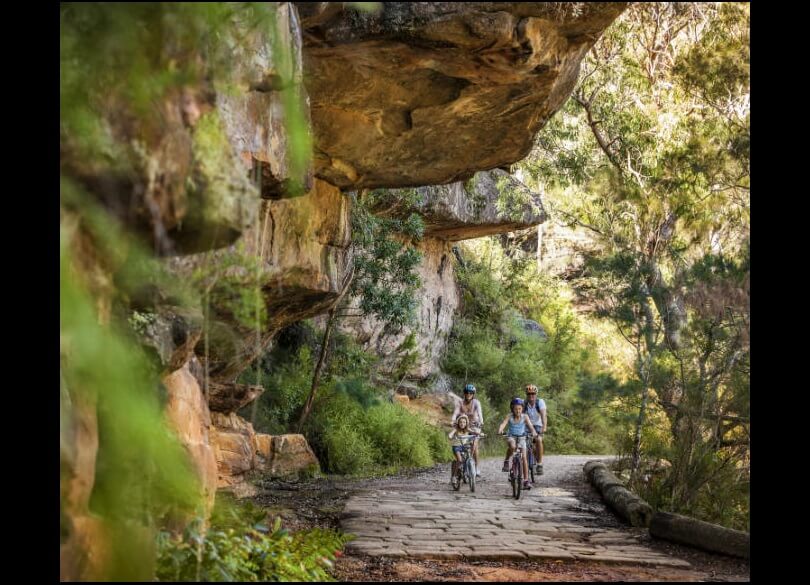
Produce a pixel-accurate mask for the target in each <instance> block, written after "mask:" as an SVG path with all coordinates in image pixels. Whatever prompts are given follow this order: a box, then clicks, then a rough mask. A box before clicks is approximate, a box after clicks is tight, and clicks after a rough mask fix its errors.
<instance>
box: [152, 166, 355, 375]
mask: <svg viewBox="0 0 810 585" xmlns="http://www.w3.org/2000/svg"><path fill="white" fill-rule="evenodd" d="M349 206H350V200H349V198H348V197H346V196H344V195H342V194H341V193H340V191H339V190H338V189H337V188H336V187H333V186H332V185H329V184H328V183H326V182H324V181H320V180H317V179H316V180H315V181H314V185H313V188H312V190H311V191H310V192H309V193H308V194H306V195H304V196H302V197H296V198H292V199H279V200H268V201H263V202H262V206H261V210H260V213H259V221H258V222H257V224H256V225H255V226H254V227H253V228H251V229H250V230H248V231H247V233H246V234H245V235H244V237H243V238H241V239H240V240H239V241H238V242H237V243H236V244H234V245H232V246H231V247H229V248H226V249H223V250H217V251H215V252H212V253H210V254H193V255H188V256H183V257H176V258H172V259H170V260H168V261H167V263H168V265H169V266H170V267H171V269H172V270H173V271H174V272H175V273H176V274H178V275H180V276H181V277H182V278H189V277H190V276H191V274H192V273H193V272H194V270H195V269H199V268H203V267H205V266H217V265H225V264H226V263H234V262H233V259H234V258H237V259H238V258H241V259H243V260H245V261H246V262H247V263H249V264H250V265H251V267H246V266H241V267H240V266H239V265H236V266H234V267H233V270H232V271H231V272H230V273H229V274H228V275H227V276H229V277H230V278H231V279H232V281H231V285H232V286H235V287H245V288H250V287H252V288H254V289H255V288H257V287H258V288H259V289H260V291H261V297H262V301H263V302H264V305H265V309H266V313H267V322H266V323H265V324H264V326H263V327H262V328H261V330H260V331H258V334H257V331H256V329H255V326H246V325H244V324H242V323H241V322H240V321H239V319H237V318H236V317H235V316H234V314H233V311H232V310H231V309H229V308H228V307H226V306H223V305H217V304H213V305H212V307H211V316H210V324H209V326H210V330H209V339H208V348H207V354H206V347H205V343H204V340H201V341H200V342H198V343H197V347H196V352H197V356H198V358H199V359H200V360H201V362H202V363H203V364H205V363H206V360H207V363H208V367H209V375H210V376H211V378H212V379H213V380H214V381H216V382H223V383H227V382H232V381H234V380H235V379H236V377H237V376H238V375H239V374H240V373H241V372H242V371H243V370H244V369H245V368H246V367H247V366H248V365H249V364H250V363H251V362H252V361H253V360H254V359H255V358H256V357H257V356H258V355H260V354H261V353H262V352H263V351H265V350H266V349H267V347H268V345H269V344H270V343H271V341H272V339H273V337H274V336H275V334H276V333H277V332H278V331H279V330H280V329H282V328H283V327H286V326H287V325H290V324H291V323H294V322H296V321H300V320H301V319H306V318H309V317H313V316H315V315H317V314H319V313H322V312H324V311H326V310H328V309H329V307H331V305H332V304H333V303H334V302H335V300H336V299H337V295H338V293H339V291H340V290H341V288H342V284H343V280H344V278H345V277H346V273H347V264H348V262H349V260H350V259H349V257H348V247H349V242H350V237H351V229H350V225H349ZM254 262H255V263H257V270H256V271H254V270H253V269H252V264H253V263H254ZM237 264H238V263H237ZM214 292H216V291H214Z"/></svg>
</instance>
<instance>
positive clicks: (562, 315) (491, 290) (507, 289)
mask: <svg viewBox="0 0 810 585" xmlns="http://www.w3.org/2000/svg"><path fill="white" fill-rule="evenodd" d="M470 253H472V254H473V255H474V256H473V257H470V255H471V254H470ZM476 256H477V257H476ZM465 260H466V262H465V263H466V266H465V267H457V272H456V274H457V277H458V281H459V286H460V291H461V298H462V303H461V307H460V311H459V313H458V314H457V316H456V320H455V322H454V325H453V330H452V332H451V335H450V338H449V340H448V349H447V354H446V356H445V360H444V364H443V368H444V370H445V371H446V372H447V373H448V374H450V375H451V376H453V377H454V378H455V379H456V380H458V381H459V382H458V385H461V384H463V383H465V382H473V383H474V384H475V385H476V388H477V389H478V394H477V396H476V397H477V398H478V399H479V400H480V401H481V404H482V408H483V409H484V412H485V413H486V416H485V418H484V420H485V427H484V431H485V432H486V433H487V434H490V435H492V436H493V437H494V435H495V433H496V430H497V427H498V425H499V424H500V422H501V421H502V420H503V418H504V417H505V416H506V415H507V414H508V412H509V407H508V405H509V401H510V400H511V399H512V398H513V397H514V396H523V395H524V388H525V386H526V384H528V383H533V384H536V385H538V386H539V387H540V388H541V391H540V396H541V397H542V398H544V399H545V400H546V402H547V405H548V406H549V411H548V412H549V427H550V428H551V427H552V426H553V428H554V431H553V432H551V433H550V434H549V435H548V437H547V442H546V445H547V447H548V448H549V449H550V450H552V451H554V452H558V453H583V452H584V453H604V452H609V451H610V450H611V441H612V440H613V439H614V437H613V433H612V430H611V429H612V427H611V426H610V425H609V421H608V418H607V417H606V416H605V415H603V414H602V413H601V410H600V409H601V407H603V406H604V403H605V402H606V401H607V400H608V399H611V398H612V397H613V396H612V395H611V394H610V393H609V392H607V391H604V388H602V387H597V386H595V385H593V384H591V385H590V386H587V387H588V388H589V390H590V392H585V393H583V394H581V395H580V394H578V391H579V388H580V386H581V385H587V384H588V381H589V380H590V376H597V375H600V374H601V375H603V376H604V375H606V374H604V373H603V372H602V370H601V368H599V367H596V366H594V365H593V363H598V361H599V360H597V359H596V356H595V350H594V349H593V345H594V344H593V342H591V341H590V340H589V338H588V337H587V336H586V335H585V333H584V332H583V331H582V327H581V323H582V322H583V318H581V317H578V316H577V315H576V314H575V313H574V311H573V309H572V307H571V302H570V300H569V299H568V298H566V297H565V296H564V295H563V289H562V285H561V284H560V283H559V282H557V281H555V280H554V279H552V278H549V277H546V276H543V275H540V274H538V273H537V272H536V269H535V268H534V266H535V265H534V264H532V263H527V262H525V261H524V259H521V258H519V257H517V256H515V257H513V258H512V259H510V258H509V257H507V256H506V255H505V254H504V253H503V251H502V250H501V249H500V247H499V246H498V245H497V244H496V243H495V241H494V240H489V241H483V240H481V241H479V243H478V245H477V247H476V248H468V254H467V255H465ZM520 312H523V313H524V314H526V315H528V316H530V317H531V318H533V319H536V320H538V321H539V322H541V323H542V324H543V327H544V329H545V330H546V333H547V335H548V338H547V339H545V338H543V337H540V336H537V335H535V334H532V333H530V332H528V331H526V330H525V329H524V328H523V324H522V317H521V314H520ZM588 364H590V365H588ZM611 379H612V378H611ZM484 449H485V452H486V453H488V454H494V453H500V452H501V451H502V444H500V443H499V442H498V441H497V439H490V440H489V441H485V443H484Z"/></svg>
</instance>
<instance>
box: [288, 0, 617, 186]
mask: <svg viewBox="0 0 810 585" xmlns="http://www.w3.org/2000/svg"><path fill="white" fill-rule="evenodd" d="M295 4H296V5H297V6H298V9H299V11H300V13H301V17H302V26H303V28H304V74H305V83H306V85H307V90H308V93H309V95H310V98H311V113H312V124H313V129H314V134H315V144H316V161H315V172H316V175H317V176H319V177H321V178H323V179H326V180H327V181H329V182H330V183H333V184H334V185H337V186H339V187H341V188H356V187H371V188H373V187H405V186H421V185H439V184H445V183H449V182H453V181H459V180H465V179H467V178H469V177H470V176H471V175H472V174H473V173H474V172H476V171H479V170H482V169H493V168H496V167H500V166H504V165H508V164H511V163H514V162H516V161H518V160H520V159H522V158H524V157H525V156H526V155H527V154H528V152H529V150H530V149H531V145H532V141H533V139H534V135H535V134H536V133H537V131H538V130H540V128H541V127H542V126H543V125H544V124H545V122H546V120H548V118H549V117H550V116H551V115H552V114H553V113H554V112H556V111H557V110H558V109H559V108H560V107H561V106H562V104H563V103H564V101H565V100H566V99H567V98H568V96H569V94H570V93H571V90H572V89H573V87H574V84H575V83H576V79H577V75H578V73H579V64H580V61H581V60H582V58H583V57H584V56H585V54H586V53H587V51H588V50H589V49H590V48H591V47H592V46H593V44H594V43H595V42H596V40H597V39H598V37H599V35H600V34H601V33H602V31H603V30H604V29H605V28H606V27H607V26H608V25H609V24H610V23H611V22H612V21H613V20H614V19H615V18H616V17H617V16H618V15H619V14H620V13H621V12H622V10H624V8H625V6H626V3H624V2H597V3H580V2H574V3H561V2H511V3H495V2H463V3H461V2H458V3H457V2H408V3H406V2H384V3H382V10H380V11H379V12H377V13H371V14H368V13H359V12H357V11H354V10H338V8H337V7H335V6H328V5H327V4H333V3H323V2H321V3H305V2H297V3H295Z"/></svg>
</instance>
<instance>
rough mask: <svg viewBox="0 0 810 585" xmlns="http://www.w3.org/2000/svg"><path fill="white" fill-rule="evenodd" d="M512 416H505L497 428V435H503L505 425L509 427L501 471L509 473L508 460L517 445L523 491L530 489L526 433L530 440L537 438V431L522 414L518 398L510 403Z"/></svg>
mask: <svg viewBox="0 0 810 585" xmlns="http://www.w3.org/2000/svg"><path fill="white" fill-rule="evenodd" d="M509 406H510V408H511V410H512V414H511V415H509V416H507V417H506V418H505V419H504V420H503V422H502V423H501V426H500V427H498V433H503V430H504V428H506V425H507V424H508V425H509V431H508V432H507V433H506V436H507V439H508V441H509V449H508V451H507V452H506V459H504V462H503V471H509V458H510V457H511V456H512V453H514V452H515V449H516V448H517V445H518V444H519V445H520V447H521V449H522V451H523V478H524V479H523V489H524V490H530V489H532V487H531V485H529V479H528V478H529V464H528V463H527V461H526V433H527V432H531V434H532V439H534V438H535V437H536V436H537V431H535V430H534V425H533V424H532V421H531V420H530V419H529V417H528V416H527V415H526V414H524V413H523V400H521V399H520V398H513V399H512V402H511V403H510V405H509Z"/></svg>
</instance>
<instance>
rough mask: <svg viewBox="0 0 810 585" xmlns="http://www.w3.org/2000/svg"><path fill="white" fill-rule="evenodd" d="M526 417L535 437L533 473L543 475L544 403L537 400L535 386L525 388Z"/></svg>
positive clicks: (546, 426)
mask: <svg viewBox="0 0 810 585" xmlns="http://www.w3.org/2000/svg"><path fill="white" fill-rule="evenodd" d="M525 406H526V415H527V416H528V417H529V419H530V420H531V421H532V425H533V426H534V430H535V431H537V436H536V438H535V440H534V455H535V461H537V467H536V469H535V473H537V475H543V433H545V432H546V429H548V424H547V420H548V419H547V415H546V401H545V400H543V399H542V398H537V386H535V385H534V384H529V385H527V386H526V405H525Z"/></svg>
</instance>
